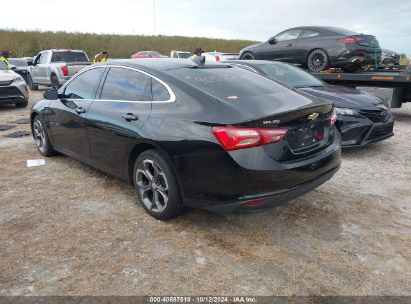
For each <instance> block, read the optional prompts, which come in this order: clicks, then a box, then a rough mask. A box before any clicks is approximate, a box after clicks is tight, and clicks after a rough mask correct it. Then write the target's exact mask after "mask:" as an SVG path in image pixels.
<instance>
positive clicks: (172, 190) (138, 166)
mask: <svg viewBox="0 0 411 304" xmlns="http://www.w3.org/2000/svg"><path fill="white" fill-rule="evenodd" d="M134 185H135V188H136V190H137V194H138V197H139V199H140V202H141V204H142V205H143V207H144V209H145V210H146V211H147V212H148V213H149V214H150V215H151V216H153V217H155V218H156V219H159V220H168V219H172V218H174V217H177V216H178V215H179V214H180V213H181V210H182V202H181V196H180V189H179V188H178V185H177V181H176V178H175V176H174V173H173V171H172V169H171V167H170V165H169V164H168V162H167V161H166V160H165V158H164V157H163V156H162V155H161V154H160V153H159V152H158V151H157V150H147V151H145V152H143V153H142V154H141V155H140V156H139V157H138V158H137V160H136V162H135V165H134Z"/></svg>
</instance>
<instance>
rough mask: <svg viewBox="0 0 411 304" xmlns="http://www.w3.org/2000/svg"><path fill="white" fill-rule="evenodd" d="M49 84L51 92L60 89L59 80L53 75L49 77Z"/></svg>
mask: <svg viewBox="0 0 411 304" xmlns="http://www.w3.org/2000/svg"><path fill="white" fill-rule="evenodd" d="M50 82H51V88H52V89H53V90H58V89H60V83H59V79H58V78H57V76H56V75H55V74H53V75H51V78H50Z"/></svg>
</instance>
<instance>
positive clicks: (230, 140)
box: [211, 127, 288, 151]
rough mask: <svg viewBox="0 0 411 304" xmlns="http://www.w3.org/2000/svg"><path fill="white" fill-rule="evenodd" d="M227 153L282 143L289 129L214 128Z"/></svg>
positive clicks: (215, 134) (213, 130) (214, 132)
mask: <svg viewBox="0 0 411 304" xmlns="http://www.w3.org/2000/svg"><path fill="white" fill-rule="evenodd" d="M211 131H212V132H213V134H214V136H215V137H216V138H217V140H218V141H219V143H220V144H221V146H222V147H223V148H224V150H226V151H230V150H238V149H245V148H250V147H257V146H262V145H267V144H273V143H277V142H279V141H281V140H282V139H283V138H284V136H285V135H286V134H287V131H288V130H287V129H284V128H275V129H271V128H270V129H268V128H267V129H263V128H240V127H213V128H212V129H211Z"/></svg>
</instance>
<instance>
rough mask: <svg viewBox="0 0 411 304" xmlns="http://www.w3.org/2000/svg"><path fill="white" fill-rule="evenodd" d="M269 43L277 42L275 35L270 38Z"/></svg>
mask: <svg viewBox="0 0 411 304" xmlns="http://www.w3.org/2000/svg"><path fill="white" fill-rule="evenodd" d="M268 43H269V44H276V43H277V39H275V37H272V38H270V39H269V40H268Z"/></svg>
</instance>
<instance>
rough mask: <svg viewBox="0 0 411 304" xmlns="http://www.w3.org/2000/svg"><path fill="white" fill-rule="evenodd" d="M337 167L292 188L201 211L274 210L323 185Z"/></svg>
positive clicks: (241, 198) (243, 211) (241, 199)
mask: <svg viewBox="0 0 411 304" xmlns="http://www.w3.org/2000/svg"><path fill="white" fill-rule="evenodd" d="M339 167H340V166H339V165H338V166H337V167H335V168H333V169H331V170H330V171H328V172H326V173H324V174H322V175H320V176H318V177H316V178H315V179H313V180H310V181H307V182H305V183H303V184H300V185H297V186H294V187H292V188H288V189H282V190H279V191H274V192H268V193H261V194H258V195H250V196H243V197H240V198H239V199H238V200H236V201H234V202H224V203H222V204H219V205H214V206H209V207H203V209H205V210H207V211H211V212H216V213H220V214H228V213H236V212H238V213H256V212H260V211H264V210H267V209H270V208H274V207H277V206H280V205H282V204H284V203H286V202H288V201H290V200H292V199H295V198H297V197H299V196H301V195H303V194H305V193H307V192H310V191H311V190H313V189H315V188H317V187H318V186H320V185H321V184H323V183H325V182H326V181H328V180H329V179H330V178H331V177H332V176H333V175H334V174H335V173H336V172H337V171H338V169H339Z"/></svg>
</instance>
